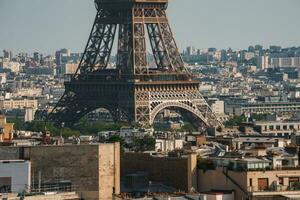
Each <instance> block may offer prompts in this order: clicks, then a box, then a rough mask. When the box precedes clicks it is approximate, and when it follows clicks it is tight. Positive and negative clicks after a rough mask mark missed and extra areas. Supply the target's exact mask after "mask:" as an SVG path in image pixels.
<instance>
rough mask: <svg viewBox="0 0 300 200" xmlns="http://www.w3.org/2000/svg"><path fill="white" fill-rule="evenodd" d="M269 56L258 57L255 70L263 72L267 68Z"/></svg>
mask: <svg viewBox="0 0 300 200" xmlns="http://www.w3.org/2000/svg"><path fill="white" fill-rule="evenodd" d="M269 59H270V58H269V56H267V55H264V56H259V57H258V61H257V68H258V69H261V70H264V69H267V68H269Z"/></svg>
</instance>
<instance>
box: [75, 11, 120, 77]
mask: <svg viewBox="0 0 300 200" xmlns="http://www.w3.org/2000/svg"><path fill="white" fill-rule="evenodd" d="M112 14H113V13H109V12H105V11H104V10H103V9H100V10H99V11H98V13H97V16H96V19H95V22H94V25H93V28H92V31H91V34H90V37H89V40H88V42H87V45H86V48H85V51H84V54H83V56H82V59H81V61H80V64H79V67H78V69H77V72H76V74H78V73H82V74H85V73H89V72H93V71H95V70H99V69H106V68H107V64H108V61H109V57H110V54H111V50H112V45H113V41H114V38H115V33H116V27H117V25H116V24H109V23H105V19H106V18H107V17H109V16H110V15H112Z"/></svg>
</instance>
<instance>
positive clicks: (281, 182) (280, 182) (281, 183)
mask: <svg viewBox="0 0 300 200" xmlns="http://www.w3.org/2000/svg"><path fill="white" fill-rule="evenodd" d="M278 181H279V185H283V177H279V180H278Z"/></svg>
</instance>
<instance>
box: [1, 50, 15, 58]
mask: <svg viewBox="0 0 300 200" xmlns="http://www.w3.org/2000/svg"><path fill="white" fill-rule="evenodd" d="M3 57H4V58H6V59H8V60H11V59H12V58H13V54H12V51H10V50H7V49H4V50H3Z"/></svg>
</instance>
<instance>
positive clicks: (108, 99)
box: [48, 0, 222, 127]
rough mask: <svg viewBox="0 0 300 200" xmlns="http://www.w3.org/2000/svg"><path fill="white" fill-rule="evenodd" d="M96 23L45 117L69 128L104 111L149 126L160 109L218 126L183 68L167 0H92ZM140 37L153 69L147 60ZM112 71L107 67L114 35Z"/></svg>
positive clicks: (195, 82)
mask: <svg viewBox="0 0 300 200" xmlns="http://www.w3.org/2000/svg"><path fill="white" fill-rule="evenodd" d="M95 5H96V8H97V15H96V19H95V21H94V24H93V28H92V31H91V34H90V36H89V40H88V43H87V46H86V48H85V51H84V54H83V56H82V59H81V62H80V64H79V67H78V69H77V72H76V73H75V75H73V76H72V77H71V79H70V80H69V81H67V82H65V93H64V95H63V96H62V98H61V99H60V101H59V102H58V103H57V105H56V107H55V108H54V109H53V110H52V112H51V113H50V114H49V115H48V120H50V121H53V122H54V123H55V124H56V125H59V124H61V123H65V124H66V125H67V126H72V125H73V124H74V123H76V122H77V121H78V120H79V119H80V118H82V117H83V116H84V115H86V114H87V113H89V112H91V111H93V110H95V109H98V108H105V109H107V110H109V111H110V113H111V115H112V117H113V119H114V120H115V121H129V122H132V123H135V124H139V125H141V126H147V125H151V124H152V123H153V122H154V119H155V116H156V115H157V114H158V113H159V112H160V111H162V110H163V109H166V108H175V109H178V110H181V111H183V112H182V113H183V114H184V115H187V116H192V117H193V120H194V121H197V122H198V123H200V124H201V125H203V127H212V126H214V127H219V126H222V124H221V123H220V122H219V121H218V120H217V118H216V116H215V115H214V114H213V113H212V111H211V109H210V107H209V106H208V104H207V103H206V101H205V100H204V98H203V97H202V96H201V94H200V92H199V87H200V85H199V82H198V81H195V80H193V79H192V75H191V74H190V73H189V72H188V71H187V69H186V68H185V66H184V62H183V60H182V57H181V55H180V53H179V51H178V48H177V45H176V43H175V40H174V37H173V34H172V31H171V28H170V25H169V22H168V18H167V16H166V9H167V5H168V0H95ZM146 34H147V35H148V38H149V40H150V42H149V43H150V44H151V48H152V53H153V55H154V58H155V62H156V67H155V68H150V67H149V65H148V62H147V50H146ZM116 35H118V36H117V38H118V41H117V43H118V45H117V61H116V67H115V68H113V69H112V68H108V62H109V58H110V55H111V51H112V46H113V43H114V39H115V36H116Z"/></svg>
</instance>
